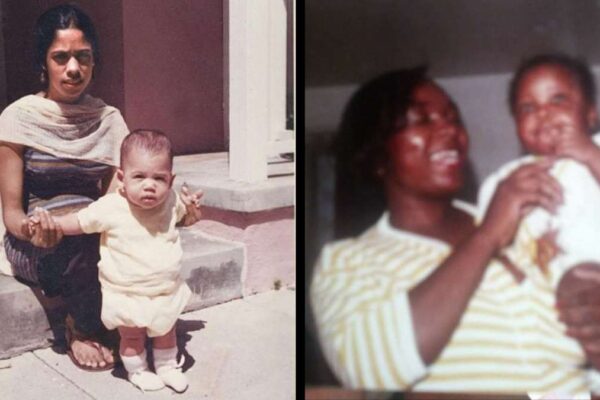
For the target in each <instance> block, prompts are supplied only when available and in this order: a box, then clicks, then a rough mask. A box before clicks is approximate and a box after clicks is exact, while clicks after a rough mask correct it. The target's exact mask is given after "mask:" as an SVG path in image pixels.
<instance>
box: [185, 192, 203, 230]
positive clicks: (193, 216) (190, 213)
mask: <svg viewBox="0 0 600 400" xmlns="http://www.w3.org/2000/svg"><path fill="white" fill-rule="evenodd" d="M203 194H204V193H203V192H202V190H198V191H197V192H196V193H194V194H190V190H189V188H188V186H187V184H186V183H185V182H184V183H183V185H181V192H180V194H179V195H180V197H181V201H183V204H185V209H186V214H185V217H184V218H183V221H182V225H184V226H188V225H192V224H195V223H196V222H198V221H199V220H200V217H201V216H202V212H201V211H200V199H201V198H202V195H203Z"/></svg>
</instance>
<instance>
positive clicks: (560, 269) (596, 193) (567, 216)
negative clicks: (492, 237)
mask: <svg viewBox="0 0 600 400" xmlns="http://www.w3.org/2000/svg"><path fill="white" fill-rule="evenodd" d="M594 142H596V144H599V143H600V136H599V135H596V136H595V137H594ZM536 159H539V157H536V156H532V155H529V156H525V157H522V158H520V159H517V160H513V161H511V162H509V163H507V164H505V165H503V166H502V167H500V168H499V169H498V170H497V171H496V172H495V173H493V174H492V175H491V176H489V177H488V178H487V179H486V180H485V182H484V184H483V185H482V187H481V190H480V192H479V201H478V208H479V210H478V211H479V212H478V216H479V220H480V221H481V220H482V218H483V216H484V215H485V212H486V210H487V208H488V206H489V203H490V201H491V199H492V197H493V195H494V193H495V191H496V189H497V186H498V184H499V183H500V181H502V180H503V179H504V178H506V177H507V176H508V175H510V173H511V172H513V171H514V170H515V169H517V168H518V167H519V166H521V165H523V164H526V163H531V162H533V161H535V160H536ZM550 173H551V175H552V176H554V177H555V178H556V179H557V180H558V182H559V184H560V185H561V187H562V190H563V200H564V202H563V204H562V205H561V206H560V207H559V208H558V210H557V213H556V215H552V214H550V213H549V212H548V211H546V210H545V209H544V208H542V207H536V208H535V209H533V210H532V211H531V212H530V213H529V214H527V215H526V216H525V217H524V218H523V220H522V221H521V224H520V225H519V228H518V230H517V233H516V235H515V238H514V240H513V242H512V243H511V244H510V245H509V246H508V247H507V248H506V249H505V250H504V254H505V255H506V256H508V258H509V259H510V260H511V261H512V262H513V263H514V264H515V265H516V266H517V267H518V268H520V269H521V270H523V272H525V273H526V274H529V273H536V272H539V269H540V266H539V265H538V264H537V262H536V260H537V256H536V254H537V250H538V246H539V242H538V239H540V238H541V237H542V236H543V235H544V234H546V233H548V232H551V231H555V232H556V238H555V239H556V244H557V245H558V248H559V252H558V254H557V255H556V256H555V257H554V258H553V259H552V260H551V261H550V262H549V263H548V270H547V271H545V273H546V277H547V278H548V280H549V283H550V284H551V286H552V287H554V288H556V287H557V285H558V282H559V281H560V278H561V277H562V276H563V275H564V273H565V272H566V271H568V270H569V269H570V268H571V267H573V266H575V265H577V264H579V263H582V262H596V263H600V244H599V243H598V239H599V238H600V185H599V184H598V182H597V181H596V179H595V178H594V176H593V175H592V173H591V172H590V170H589V169H588V168H587V166H585V165H584V164H582V163H580V162H578V161H575V160H571V159H560V160H558V161H556V162H555V164H554V165H553V166H552V168H551V170H550Z"/></svg>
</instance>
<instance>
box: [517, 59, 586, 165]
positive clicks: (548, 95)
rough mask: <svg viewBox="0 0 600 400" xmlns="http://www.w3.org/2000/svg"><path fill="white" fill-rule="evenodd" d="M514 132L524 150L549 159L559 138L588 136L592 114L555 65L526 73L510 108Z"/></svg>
mask: <svg viewBox="0 0 600 400" xmlns="http://www.w3.org/2000/svg"><path fill="white" fill-rule="evenodd" d="M513 111H514V116H515V122H516V125H517V132H518V135H519V138H520V139H521V143H522V144H523V146H524V147H525V149H526V150H527V151H528V152H530V153H533V154H540V155H545V154H548V155H552V154H554V152H555V146H556V144H557V141H558V140H559V138H560V137H561V135H563V134H573V135H586V136H587V135H588V134H589V132H590V130H591V129H592V126H593V124H594V123H595V119H596V113H595V109H594V107H593V106H592V105H590V104H588V103H587V101H586V99H585V97H584V95H583V93H582V90H581V87H580V86H579V84H578V83H577V82H576V81H575V79H573V76H572V75H571V74H570V73H569V71H567V70H566V69H564V68H563V67H561V66H559V65H552V64H547V65H540V66H538V67H536V68H534V69H532V70H530V71H529V72H527V73H526V74H525V75H524V76H523V77H522V79H521V82H520V83H519V86H518V88H517V93H516V98H515V104H514V106H513Z"/></svg>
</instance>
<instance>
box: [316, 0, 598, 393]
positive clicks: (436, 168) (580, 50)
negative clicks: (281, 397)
mask: <svg viewBox="0 0 600 400" xmlns="http://www.w3.org/2000/svg"><path fill="white" fill-rule="evenodd" d="M598 21H600V4H598V3H597V2H595V1H591V0H590V1H581V2H577V3H574V2H567V1H546V2H541V1H524V0H521V1H518V0H510V1H494V0H489V1H485V2H474V1H468V0H460V1H452V2H433V1H424V2H419V3H417V4H415V3H414V2H408V1H395V2H368V3H367V2H361V1H344V2H338V1H332V2H318V1H316V0H312V1H311V0H309V1H307V3H306V32H305V38H306V42H305V46H306V48H305V55H306V61H305V63H306V71H305V76H306V81H305V82H306V86H305V108H306V113H305V119H306V120H305V126H306V139H305V140H306V164H305V165H306V171H305V172H306V182H305V183H306V186H305V187H306V192H305V203H306V205H307V206H306V221H305V226H306V233H305V235H306V237H305V243H306V249H305V252H306V254H305V256H306V270H305V271H306V272H305V287H306V292H307V295H306V300H305V301H306V303H305V310H306V312H305V316H304V317H305V398H306V399H379V398H381V399H450V398H473V399H475V398H477V399H488V400H492V399H500V398H502V399H515V400H516V399H564V398H569V399H594V398H600V246H599V245H600V118H599V116H598V107H597V84H596V82H597V80H598V78H599V77H600V75H599V74H600V68H599V64H600V48H599V46H598V45H597V44H596V41H595V40H594V38H595V37H598V36H597V35H598V34H600V32H598V31H599V30H600V28H599V27H598V23H597V22H598ZM342 26H343V27H344V28H343V29H340V27H342ZM457 396H459V397H457Z"/></svg>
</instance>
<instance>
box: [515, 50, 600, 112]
mask: <svg viewBox="0 0 600 400" xmlns="http://www.w3.org/2000/svg"><path fill="white" fill-rule="evenodd" d="M542 65H555V66H558V67H560V68H563V69H565V70H566V71H567V72H568V73H569V74H570V75H571V76H572V77H573V80H574V81H575V82H576V83H577V84H578V85H579V87H580V88H581V92H582V93H583V97H584V99H585V101H586V102H587V103H588V104H591V105H594V104H596V85H595V82H594V75H593V74H592V71H591V70H590V68H589V66H588V64H587V63H586V62H585V61H584V60H581V59H578V58H575V57H571V56H569V55H566V54H562V53H549V54H539V55H536V56H533V57H531V58H528V59H525V60H524V61H522V62H521V64H520V65H519V67H518V68H517V72H515V75H514V76H513V78H512V80H511V81H510V87H509V91H508V105H509V108H510V111H511V113H514V111H515V105H516V104H515V103H516V101H517V91H518V90H519V86H520V84H521V81H522V80H523V77H524V76H525V75H526V74H527V73H528V72H529V71H531V70H533V69H535V68H537V67H540V66H542Z"/></svg>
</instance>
